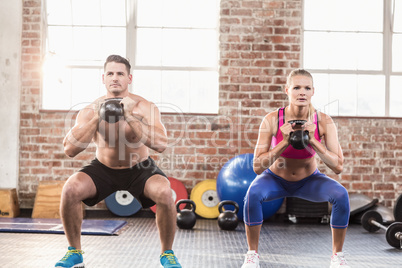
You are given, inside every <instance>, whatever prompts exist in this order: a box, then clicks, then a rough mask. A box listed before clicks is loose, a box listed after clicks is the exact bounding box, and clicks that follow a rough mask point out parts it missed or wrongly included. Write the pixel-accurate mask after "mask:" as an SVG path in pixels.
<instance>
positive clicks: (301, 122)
mask: <svg viewBox="0 0 402 268" xmlns="http://www.w3.org/2000/svg"><path fill="white" fill-rule="evenodd" d="M306 122H307V120H290V121H288V123H289V124H296V125H300V126H301V125H304V124H305V123H306Z"/></svg>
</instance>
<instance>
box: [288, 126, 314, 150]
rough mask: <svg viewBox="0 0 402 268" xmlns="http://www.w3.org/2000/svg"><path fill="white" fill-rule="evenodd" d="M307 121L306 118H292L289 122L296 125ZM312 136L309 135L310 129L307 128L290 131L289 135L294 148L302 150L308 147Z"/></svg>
mask: <svg viewBox="0 0 402 268" xmlns="http://www.w3.org/2000/svg"><path fill="white" fill-rule="evenodd" d="M306 122H307V121H306V120H291V121H289V122H288V123H290V124H294V123H295V124H296V125H300V126H301V125H303V124H305V123H306ZM309 140H310V138H309V135H308V131H307V130H305V131H303V130H295V131H293V132H290V136H289V143H290V145H292V147H293V148H295V149H296V150H302V149H304V148H306V147H307V145H308V144H309V143H310V142H309Z"/></svg>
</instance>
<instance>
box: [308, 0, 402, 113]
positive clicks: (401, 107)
mask: <svg viewBox="0 0 402 268" xmlns="http://www.w3.org/2000/svg"><path fill="white" fill-rule="evenodd" d="M303 21H304V24H303V27H304V36H303V38H304V43H303V66H304V68H306V69H308V70H310V71H311V72H312V74H313V76H314V86H315V88H316V91H315V96H314V97H313V104H314V106H315V107H317V108H319V109H320V110H322V111H324V112H327V113H329V114H331V115H339V116H370V117H385V116H392V117H402V93H401V92H402V53H401V49H400V48H401V47H402V1H395V0H353V1H350V0H304V17H303Z"/></svg>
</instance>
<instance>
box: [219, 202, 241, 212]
mask: <svg viewBox="0 0 402 268" xmlns="http://www.w3.org/2000/svg"><path fill="white" fill-rule="evenodd" d="M224 205H232V206H234V208H235V210H234V211H233V212H234V213H235V214H237V212H238V211H239V205H238V204H237V203H236V202H235V201H232V200H224V201H222V202H220V203H219V207H218V209H219V213H222V212H223V206H224Z"/></svg>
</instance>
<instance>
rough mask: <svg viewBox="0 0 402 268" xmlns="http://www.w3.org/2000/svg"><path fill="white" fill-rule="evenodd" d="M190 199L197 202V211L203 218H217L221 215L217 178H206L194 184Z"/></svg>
mask: <svg viewBox="0 0 402 268" xmlns="http://www.w3.org/2000/svg"><path fill="white" fill-rule="evenodd" d="M190 199H191V200H193V201H194V202H195V204H196V209H195V213H196V214H197V215H199V216H201V217H203V218H207V219H215V218H217V217H218V216H219V210H218V206H219V197H218V193H217V192H216V180H212V179H209V180H204V181H202V182H199V183H197V185H195V186H194V188H193V190H192V191H191V194H190Z"/></svg>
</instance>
